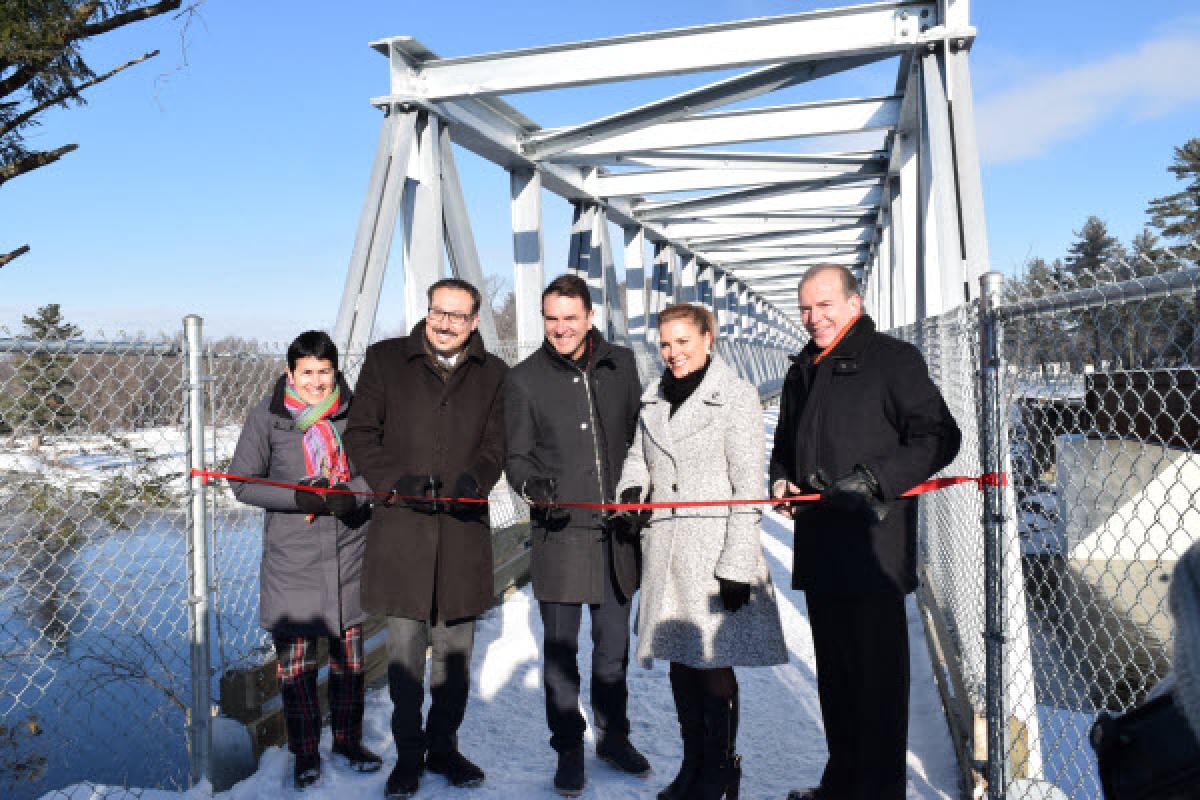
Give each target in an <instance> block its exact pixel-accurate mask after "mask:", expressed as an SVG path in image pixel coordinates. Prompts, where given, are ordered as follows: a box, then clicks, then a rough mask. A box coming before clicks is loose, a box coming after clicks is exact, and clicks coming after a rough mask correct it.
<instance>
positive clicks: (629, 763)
mask: <svg viewBox="0 0 1200 800" xmlns="http://www.w3.org/2000/svg"><path fill="white" fill-rule="evenodd" d="M596 755H598V756H600V760H601V761H604V762H606V763H608V764H611V765H613V766H614V767H616V768H617V769H619V770H621V771H622V772H628V773H629V774H630V775H636V776H637V777H639V778H644V777H646V776H647V775H649V774H650V762H649V761H647V760H646V757H645V756H644V755H642V754H641V753H639V752H638V749H637V748H636V747H634V746H633V743H632V742H630V741H629V739H628V738H626V737H624V736H622V737H621V738H619V739H613V738H607V739H604V740H602V741H601V742H600V744H599V745H597V746H596Z"/></svg>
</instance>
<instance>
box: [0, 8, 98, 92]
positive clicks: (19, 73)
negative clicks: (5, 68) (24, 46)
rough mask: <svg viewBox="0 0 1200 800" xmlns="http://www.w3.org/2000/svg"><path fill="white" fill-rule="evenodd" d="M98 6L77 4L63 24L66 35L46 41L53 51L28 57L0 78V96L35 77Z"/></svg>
mask: <svg viewBox="0 0 1200 800" xmlns="http://www.w3.org/2000/svg"><path fill="white" fill-rule="evenodd" d="M99 7H100V3H99V2H90V3H84V4H83V5H81V6H79V8H77V9H75V12H74V13H73V14H72V15H71V19H70V21H69V22H68V23H67V25H66V26H65V30H67V31H68V33H67V35H65V36H63V37H62V38H61V40H59V41H56V42H47V43H46V49H48V50H53V52H52V53H51V54H50V55H48V56H43V57H42V58H34V59H30V60H29V61H27V62H25V63H24V64H22V65H21V66H20V67H18V68H17V70H16V72H14V73H13V74H12V75H9V76H8V77H7V78H5V79H3V80H0V97H7V96H8V95H10V94H12V93H13V92H15V91H17V90H18V89H20V88H21V87H23V86H24V85H25V84H27V83H29V82H30V81H31V80H33V79H34V78H36V77H37V74H38V73H39V72H41V71H42V70H43V69H45V68H46V66H47V65H48V64H50V62H51V61H53V60H54V59H55V58H57V57H58V56H59V55H61V54H62V51H63V50H65V49H66V48H67V45H69V44H70V43H71V42H73V41H74V40H75V39H78V38H79V35H78V33H77V31H79V30H80V29H82V28H83V27H84V26H85V25H86V24H87V19H88V17H90V16H91V15H92V14H93V13H95V11H96V9H97V8H99ZM70 31H76V33H70Z"/></svg>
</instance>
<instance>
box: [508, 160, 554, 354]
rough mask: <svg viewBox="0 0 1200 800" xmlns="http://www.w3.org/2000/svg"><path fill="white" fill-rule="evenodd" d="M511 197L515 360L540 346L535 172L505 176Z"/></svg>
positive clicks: (541, 271) (540, 244) (541, 276)
mask: <svg viewBox="0 0 1200 800" xmlns="http://www.w3.org/2000/svg"><path fill="white" fill-rule="evenodd" d="M509 189H510V193H511V195H512V232H513V299H514V300H515V301H516V311H517V358H518V359H523V358H525V357H526V356H528V355H529V354H531V353H533V352H534V351H535V350H537V348H538V347H540V346H541V342H542V335H543V328H542V288H543V284H544V282H545V267H544V259H545V257H544V255H543V253H544V239H543V235H542V176H541V174H540V173H538V171H537V170H535V169H517V170H513V171H512V172H511V173H510V174H509Z"/></svg>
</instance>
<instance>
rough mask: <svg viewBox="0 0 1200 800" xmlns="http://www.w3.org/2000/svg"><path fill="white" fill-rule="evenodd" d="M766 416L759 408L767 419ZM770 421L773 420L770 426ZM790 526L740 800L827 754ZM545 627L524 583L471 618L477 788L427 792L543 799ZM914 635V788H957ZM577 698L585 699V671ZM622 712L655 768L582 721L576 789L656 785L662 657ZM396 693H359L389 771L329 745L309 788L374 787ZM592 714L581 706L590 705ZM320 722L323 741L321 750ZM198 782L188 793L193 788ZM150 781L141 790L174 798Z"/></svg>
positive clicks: (813, 769)
mask: <svg viewBox="0 0 1200 800" xmlns="http://www.w3.org/2000/svg"><path fill="white" fill-rule="evenodd" d="M770 423H773V419H772V418H771V417H770V416H769V417H768V428H770ZM769 433H770V431H769V430H768V435H769ZM791 539H792V534H791V529H790V523H789V521H787V520H785V519H784V518H782V517H780V516H779V515H777V514H774V513H769V514H767V515H766V516H765V517H764V524H763V537H762V541H763V547H764V550H765V552H766V555H767V560H768V562H769V564H770V566H771V572H772V576H773V578H774V581H775V586H776V589H777V592H778V599H779V606H780V611H781V613H782V615H783V626H784V631H785V634H786V637H787V643H788V649H789V651H790V653H791V658H790V661H789V663H788V664H786V665H782V666H778V667H771V668H764V669H739V670H738V680H739V682H740V685H741V697H742V723H741V732H740V734H739V737H738V749H739V751H740V752H741V754H742V757H743V769H744V777H743V781H742V797H744V798H747V800H782V799H783V798H784V797H785V796H786V794H787V791H788V789H791V788H795V787H797V786H807V785H812V784H815V783H817V782H818V781H819V779H820V774H821V769H822V767H823V766H824V763H825V755H826V753H825V741H824V734H823V732H822V727H821V721H820V707H819V705H818V701H817V689H816V678H815V666H814V658H813V648H812V638H811V634H810V631H809V626H808V618H807V610H806V607H805V603H804V595H803V593H802V592H798V591H794V590H792V589H790V588H788V587H789V586H790V583H791V581H790V571H791V569H790V568H791ZM541 635H542V624H541V619H540V617H539V615H538V611H537V604H536V602H535V601H534V600H533V596H532V593H531V590H530V588H529V587H526V588H525V589H524V590H522V591H520V592H518V593H515V594H513V595H512V596H511V597H510V598H509V599H508V600H507V601H506V602H505V603H504V604H503V605H502V606H500V607H499V608H496V609H494V610H493V611H491V612H489V613H488V614H487V615H486V616H485V617H484V618H482V619H481V620H480V623H479V628H478V634H477V637H476V643H475V656H474V659H473V664H472V692H471V700H470V704H469V706H468V708H467V717H466V721H465V722H464V723H463V727H462V731H461V734H460V747H461V749H462V750H463V752H464V753H466V754H467V755H468V756H469V757H471V758H472V759H474V760H475V761H477V762H478V763H479V765H480V766H481V767H483V769H484V770H485V771H486V772H487V776H488V777H487V781H486V783H485V784H484V786H483V787H481V788H480V789H477V790H474V791H470V792H466V791H463V790H459V789H454V788H452V787H450V786H448V785H447V783H446V782H445V780H444V779H442V778H441V777H440V776H436V775H427V776H426V777H425V779H424V781H423V784H422V787H421V791H420V792H419V793H418V794H417V795H416V796H417V797H418V798H422V799H423V800H433V798H440V799H442V800H450V799H451V798H453V800H475V799H476V798H478V800H485V798H486V799H488V800H495V799H497V798H503V799H504V800H542V799H543V798H544V799H545V800H550V799H551V798H557V797H558V795H556V794H555V793H554V792H553V790H552V789H551V786H550V781H551V777H552V775H553V770H554V763H555V762H554V754H553V752H552V751H551V749H550V747H549V744H548V740H549V734H548V732H547V730H546V723H545V717H544V713H543V704H542V690H541V672H540V661H539V649H538V648H539V644H540V641H541ZM909 636H910V640H911V642H912V646H911V648H910V651H911V653H912V696H911V721H910V726H909V730H910V734H909V753H908V768H909V769H908V773H909V775H908V777H909V792H908V796H909V798H921V800H926V799H934V798H936V799H937V800H943V799H944V800H952V798H955V797H956V796H957V792H956V789H955V785H956V770H955V764H954V752H953V749H952V747H951V743H950V739H949V734H948V733H947V729H946V722H945V717H944V716H943V714H942V710H941V704H940V701H939V699H938V695H937V690H936V687H935V686H934V681H933V673H932V671H931V667H930V662H929V657H928V651H927V649H926V647H925V643H924V634H923V632H922V629H921V622H920V618H919V616H918V614H917V611H916V607H915V605H914V604H913V602H912V600H911V599H910V601H909ZM590 659H591V640H590V635H589V629H588V623H587V620H586V615H585V621H584V630H583V631H582V632H581V634H580V664H581V672H582V673H583V674H584V676H587V675H588V673H589V669H588V665H589V664H590ZM584 683H585V685H584V697H583V704H584V706H585V708H586V707H587V704H588V693H587V685H586V684H587V680H586V677H585V681H584ZM629 683H630V687H629V690H630V708H629V713H630V719H631V721H632V725H633V732H632V738H633V740H634V742H635V744H637V746H638V747H639V748H641V749H642V751H643V752H644V753H645V754H646V756H647V758H649V759H650V762H651V764H652V765H653V767H654V773H653V775H651V776H650V778H649V779H645V780H643V779H638V778H632V777H629V776H625V775H622V774H620V773H617V772H616V771H614V770H613V769H612V768H610V767H608V766H607V765H605V764H604V763H602V762H600V761H599V760H598V759H597V758H596V757H595V753H594V749H595V748H594V745H595V742H594V741H593V739H592V736H591V729H590V728H589V730H588V733H587V752H588V758H587V775H588V784H587V789H586V791H585V793H584V797H585V798H594V799H595V800H618V798H620V799H621V800H624V799H625V798H652V797H654V795H655V793H656V792H658V791H659V790H660V789H661V788H662V787H663V786H664V785H665V784H666V783H667V782H668V781H669V780H670V779H671V777H672V776H673V775H674V773H675V769H676V768H677V766H678V762H679V758H680V742H679V729H678V726H677V723H676V721H675V712H674V706H673V704H672V700H671V691H670V686H669V684H668V681H667V670H666V665H664V664H656V665H655V668H654V669H653V670H645V669H642V668H640V667H637V666H633V665H631V666H630V670H629ZM390 713H391V703H390V701H389V700H388V696H387V691H386V689H380V690H375V691H371V692H369V693H368V697H367V718H366V725H365V739H366V743H367V745H368V746H369V747H372V748H373V749H375V750H376V751H378V752H380V753H382V754H383V755H384V758H385V765H384V771H383V772H381V773H378V774H376V775H368V776H361V775H356V774H352V773H350V772H348V771H346V770H343V769H340V768H336V767H333V766H330V765H329V764H328V760H327V758H326V767H325V775H324V778H323V783H322V786H321V787H320V788H319V789H317V790H315V791H311V792H305V793H304V797H306V798H314V800H334V798H345V797H382V795H383V784H384V780H385V778H386V774H387V770H388V769H390V767H391V764H392V763H393V761H394V751H393V748H392V744H391V734H390V732H389V726H388V719H389V716H390ZM585 713H587V712H585ZM329 747H330V734H329V729H328V728H326V729H325V731H324V737H323V738H322V743H321V750H322V753H323V754H324V755H325V756H326V757H327V756H328V753H329ZM289 773H290V759H289V756H288V754H287V752H286V750H283V749H281V748H272V749H271V750H269V751H267V753H266V754H264V756H263V758H262V760H261V763H260V765H259V770H258V772H257V773H256V774H255V775H253V776H251V777H250V778H248V779H246V780H245V781H243V782H241V783H239V784H237V785H236V786H234V787H233V788H232V789H230V790H229V791H227V792H223V793H221V794H220V795H217V796H218V797H221V798H228V799H229V800H249V799H250V798H270V797H278V796H279V795H280V794H281V791H282V787H283V786H284V785H285V778H286V777H288V775H289ZM192 794H193V793H188V796H192ZM178 796H179V795H175V794H172V793H168V792H150V793H147V794H146V795H143V797H145V798H151V797H153V798H166V797H178Z"/></svg>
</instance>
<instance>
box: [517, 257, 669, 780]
mask: <svg viewBox="0 0 1200 800" xmlns="http://www.w3.org/2000/svg"><path fill="white" fill-rule="evenodd" d="M594 316H595V312H594V311H593V310H592V301H591V297H590V294H589V290H588V286H587V283H586V282H584V280H583V279H582V278H579V277H578V276H575V275H562V276H560V277H558V278H556V279H555V280H554V281H552V282H551V283H550V285H549V286H547V287H546V289H545V291H544V292H542V320H543V323H544V326H545V332H546V340H545V342H544V343H543V344H542V347H541V348H540V349H539V350H538V351H537V352H535V353H533V354H532V355H530V356H529V357H528V358H526V359H525V360H524V361H522V362H521V363H520V364H518V365H517V366H515V367H513V369H512V371H511V372H510V373H509V376H508V380H507V383H506V385H505V400H504V420H505V428H506V431H507V437H508V457H507V460H506V462H505V463H506V469H507V473H508V480H509V482H510V483H511V484H512V486H513V487H515V488H516V489H517V490H518V491H520V492H521V493H522V494H523V495H524V496H525V498H526V499H527V500H528V501H529V502H530V503H531V504H532V509H531V511H532V515H533V560H532V565H531V572H532V576H533V593H534V596H535V597H536V598H537V600H538V602H539V608H540V610H541V615H542V623H543V625H544V628H545V633H544V635H545V641H544V647H543V652H542V658H543V679H544V680H543V682H544V685H545V691H546V721H547V723H548V724H549V726H550V733H551V736H550V746H551V747H553V748H554V750H555V751H557V753H558V769H557V770H556V772H555V775H554V787H555V789H556V790H558V792H559V793H560V794H562V795H565V796H568V797H572V796H575V795H578V794H579V793H580V792H582V791H583V786H584V755H583V732H584V727H585V723H584V718H583V715H582V714H581V713H580V711H579V684H580V679H579V665H578V662H577V658H576V657H577V654H578V651H579V642H578V640H579V627H580V622H581V620H582V614H583V607H584V606H585V605H586V606H587V607H588V611H589V613H590V616H591V624H592V643H593V650H592V684H591V691H592V719H593V722H594V724H595V728H596V752H597V754H598V755H599V756H600V758H601V759H603V760H605V761H607V762H609V763H610V764H612V765H614V766H615V767H617V768H618V769H620V770H622V771H624V772H628V773H631V774H634V775H640V776H645V775H648V774H649V772H650V764H649V762H647V761H646V759H645V758H644V757H643V756H642V754H641V753H639V752H638V751H637V749H636V748H635V747H634V746H633V744H631V743H630V741H629V717H628V715H627V713H626V705H627V702H628V695H629V693H628V689H627V686H626V679H625V674H626V669H627V668H628V665H629V606H630V601H631V599H632V598H633V593H634V592H635V591H636V590H637V587H638V577H639V576H638V569H639V564H638V543H637V542H636V541H634V540H626V539H624V538H617V537H614V536H612V535H611V534H610V531H609V530H608V526H607V525H606V521H605V518H604V516H603V515H602V514H601V512H599V511H595V510H590V509H564V508H557V507H555V506H554V505H553V503H554V502H555V501H556V500H564V501H575V502H580V501H582V502H594V503H597V502H611V501H612V500H613V490H614V487H615V486H616V482H617V480H618V478H619V477H620V473H621V466H622V465H623V464H624V461H625V455H626V453H627V452H628V450H629V445H630V444H631V443H632V441H633V434H634V431H635V429H636V427H637V418H638V411H639V410H640V407H641V404H640V395H641V384H640V383H639V381H638V376H637V366H636V363H635V361H634V357H633V353H632V351H630V350H629V349H627V348H624V347H618V346H616V345H613V344H611V343H609V342H607V341H605V340H604V338H603V337H602V336H601V335H600V332H599V331H597V330H596V329H595V328H594V327H592V319H593V317H594Z"/></svg>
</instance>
